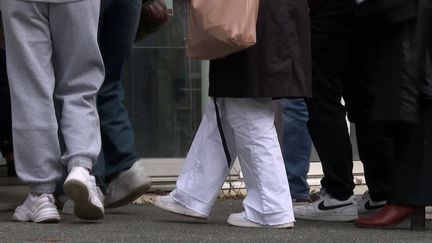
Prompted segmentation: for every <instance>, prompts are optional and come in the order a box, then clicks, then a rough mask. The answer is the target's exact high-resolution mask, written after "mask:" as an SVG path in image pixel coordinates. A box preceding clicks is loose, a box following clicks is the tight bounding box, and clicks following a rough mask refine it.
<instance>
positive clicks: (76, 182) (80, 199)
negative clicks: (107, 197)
mask: <svg viewBox="0 0 432 243" xmlns="http://www.w3.org/2000/svg"><path fill="white" fill-rule="evenodd" d="M96 188H97V186H96V180H95V178H94V176H91V175H90V173H89V172H88V170H87V169H85V168H83V167H73V168H72V170H71V171H70V173H69V175H68V177H67V178H66V181H65V183H64V185H63V189H64V192H65V194H66V195H67V196H68V197H69V198H70V199H71V200H73V201H74V213H75V215H76V216H77V217H78V218H82V219H88V220H96V219H101V218H103V216H104V214H105V210H104V207H103V204H102V201H101V200H100V199H99V197H98V193H97V189H96Z"/></svg>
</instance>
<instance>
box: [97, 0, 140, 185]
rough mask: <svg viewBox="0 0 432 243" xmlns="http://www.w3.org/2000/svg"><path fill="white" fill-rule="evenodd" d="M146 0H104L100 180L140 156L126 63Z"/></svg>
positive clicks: (99, 102) (125, 168) (130, 163)
mask: <svg viewBox="0 0 432 243" xmlns="http://www.w3.org/2000/svg"><path fill="white" fill-rule="evenodd" d="M141 3H142V0H102V2H101V20H100V25H99V46H100V49H101V53H102V57H103V60H104V63H105V70H106V73H105V80H104V83H103V84H102V87H101V89H100V90H99V93H98V97H97V108H98V112H99V117H100V128H101V135H102V152H101V154H100V155H99V158H98V161H97V164H96V166H95V167H94V168H93V174H94V175H95V176H96V177H97V178H98V181H99V183H101V182H102V183H103V182H104V181H109V180H110V179H112V178H113V177H115V176H116V175H117V174H118V173H119V172H121V171H124V170H127V169H129V168H130V167H131V166H132V165H133V163H134V162H136V161H137V160H138V156H137V154H136V151H135V144H134V131H133V129H132V125H131V122H130V120H129V116H128V112H127V110H126V108H125V107H124V105H123V100H124V90H123V85H122V83H121V80H120V78H121V74H122V69H123V66H124V64H125V62H126V60H127V57H128V54H129V51H130V49H131V48H132V45H133V42H134V41H135V35H136V31H137V28H138V21H139V17H140V13H141Z"/></svg>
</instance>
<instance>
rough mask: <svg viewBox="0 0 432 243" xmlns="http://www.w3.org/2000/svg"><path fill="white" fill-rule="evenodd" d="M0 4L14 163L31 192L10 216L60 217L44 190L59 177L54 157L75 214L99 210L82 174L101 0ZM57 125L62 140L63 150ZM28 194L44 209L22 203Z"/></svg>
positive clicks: (95, 81)
mask: <svg viewBox="0 0 432 243" xmlns="http://www.w3.org/2000/svg"><path fill="white" fill-rule="evenodd" d="M0 4H1V9H2V15H3V21H4V27H5V35H6V54H7V62H8V75H9V80H10V82H9V84H10V90H11V101H12V117H13V121H14V123H13V139H14V145H15V146H14V150H15V151H14V152H15V162H16V170H17V174H18V176H19V177H20V179H21V180H22V181H24V182H25V183H27V184H29V186H30V192H31V193H30V195H29V197H28V198H27V200H26V202H25V203H24V204H23V205H22V207H18V208H17V211H16V213H15V216H16V217H15V219H17V220H20V221H27V220H29V221H35V222H43V221H50V220H53V221H58V220H59V216H58V214H57V215H55V212H56V209H55V208H54V209H53V208H52V207H51V206H52V200H51V198H52V195H51V194H52V193H53V192H54V190H55V187H56V182H57V181H58V180H60V179H61V177H62V166H61V164H63V165H64V166H66V167H67V168H68V171H69V172H70V174H69V176H68V179H67V180H66V183H65V189H67V190H66V193H69V194H71V195H70V197H71V198H72V199H74V200H75V201H76V202H77V209H78V211H79V212H78V214H79V216H81V217H83V218H85V217H86V216H89V217H87V218H89V219H94V218H100V217H102V216H103V208H101V207H100V206H101V202H100V201H98V199H97V198H96V199H95V198H94V197H93V195H94V186H95V183H94V178H93V177H91V176H90V175H89V171H90V170H91V168H92V167H93V165H94V164H95V162H96V159H97V156H98V155H99V152H100V146H101V142H100V132H99V129H98V128H99V118H98V113H97V110H96V94H97V91H98V90H99V88H100V85H101V84H102V81H103V76H104V67H103V62H102V57H101V54H100V51H99V47H98V43H97V27H98V20H99V10H100V2H99V1H97V0H82V1H74V2H66V3H42V2H27V1H17V0H10V1H2V2H1V3H0ZM55 101H56V102H58V108H59V112H58V114H59V116H58V118H57V117H56V111H55V106H54V102H55ZM58 132H60V133H61V135H62V138H63V142H64V145H65V149H64V152H63V153H61V150H60V139H59V136H58ZM68 182H69V183H68ZM66 184H67V185H68V186H67V188H66ZM38 200H42V201H43V202H37V201H38ZM35 202H36V203H38V205H41V206H42V207H45V206H46V207H47V208H48V209H49V210H45V209H41V210H42V211H32V210H29V208H32V209H35V208H33V207H28V204H29V203H30V204H32V203H35ZM44 205H45V206H44ZM37 209H38V208H36V210H37ZM87 209H89V211H87ZM45 211H47V212H48V211H49V212H50V213H51V214H50V215H47V217H48V218H46V217H45V216H43V214H44V213H43V212H45ZM40 213H42V216H41V214H40ZM87 213H88V214H87ZM50 217H51V218H50Z"/></svg>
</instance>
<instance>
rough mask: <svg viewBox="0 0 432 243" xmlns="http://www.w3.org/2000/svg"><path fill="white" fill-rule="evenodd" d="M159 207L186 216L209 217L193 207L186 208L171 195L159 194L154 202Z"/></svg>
mask: <svg viewBox="0 0 432 243" xmlns="http://www.w3.org/2000/svg"><path fill="white" fill-rule="evenodd" d="M153 204H154V205H156V206H157V207H158V208H161V209H163V210H166V211H168V212H171V213H176V214H181V215H184V216H189V217H194V218H198V219H207V216H205V215H202V214H200V213H198V212H196V211H193V210H192V209H189V208H186V207H185V206H183V205H182V204H181V203H179V202H177V201H176V200H174V198H172V197H171V195H167V196H157V197H156V198H155V200H154V202H153Z"/></svg>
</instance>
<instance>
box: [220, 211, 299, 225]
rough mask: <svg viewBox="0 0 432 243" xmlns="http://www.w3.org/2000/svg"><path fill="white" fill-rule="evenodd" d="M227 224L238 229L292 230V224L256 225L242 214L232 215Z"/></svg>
mask: <svg viewBox="0 0 432 243" xmlns="http://www.w3.org/2000/svg"><path fill="white" fill-rule="evenodd" d="M227 222H228V224H230V225H233V226H238V227H246V228H271V229H291V228H294V222H290V223H286V224H278V225H264V224H258V223H255V222H252V221H250V220H249V219H246V218H245V214H244V212H241V213H233V214H231V215H230V216H229V217H228V220H227Z"/></svg>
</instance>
